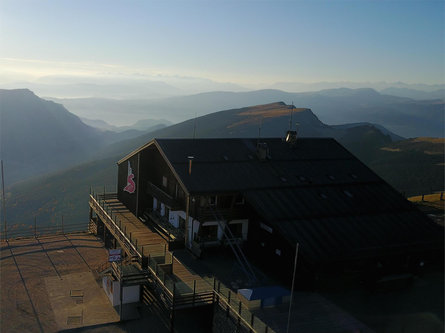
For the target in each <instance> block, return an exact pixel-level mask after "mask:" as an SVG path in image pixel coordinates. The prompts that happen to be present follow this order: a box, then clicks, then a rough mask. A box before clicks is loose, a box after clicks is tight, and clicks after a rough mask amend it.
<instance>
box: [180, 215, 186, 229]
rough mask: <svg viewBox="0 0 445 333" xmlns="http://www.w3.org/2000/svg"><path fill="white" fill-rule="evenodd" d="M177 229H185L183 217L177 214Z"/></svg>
mask: <svg viewBox="0 0 445 333" xmlns="http://www.w3.org/2000/svg"><path fill="white" fill-rule="evenodd" d="M179 229H181V230H185V219H184V218H182V217H181V216H179Z"/></svg>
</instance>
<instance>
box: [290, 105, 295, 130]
mask: <svg viewBox="0 0 445 333" xmlns="http://www.w3.org/2000/svg"><path fill="white" fill-rule="evenodd" d="M293 112H294V101H292V105H291V108H290V119H289V131H292V115H293Z"/></svg>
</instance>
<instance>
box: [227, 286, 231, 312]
mask: <svg viewBox="0 0 445 333" xmlns="http://www.w3.org/2000/svg"><path fill="white" fill-rule="evenodd" d="M230 295H231V291H230V290H229V297H228V298H227V313H226V316H227V317H228V316H229V314H230Z"/></svg>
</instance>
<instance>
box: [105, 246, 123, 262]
mask: <svg viewBox="0 0 445 333" xmlns="http://www.w3.org/2000/svg"><path fill="white" fill-rule="evenodd" d="M121 254H122V250H121V249H113V250H109V252H108V261H109V262H113V261H121Z"/></svg>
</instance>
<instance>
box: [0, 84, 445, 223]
mask: <svg viewBox="0 0 445 333" xmlns="http://www.w3.org/2000/svg"><path fill="white" fill-rule="evenodd" d="M14 93H15V94H19V93H22V94H23V93H24V92H23V91H21V92H14ZM267 93H269V94H270V96H268V97H267V98H271V96H272V95H274V94H276V92H275V91H266V92H265V94H266V95H267ZM281 93H282V94H287V93H284V92H281ZM351 93H352V92H351V91H349V90H348V89H346V90H334V91H325V92H323V93H320V94H319V96H323V95H324V96H325V97H326V99H327V100H331V101H332V100H333V99H335V98H340V97H341V98H343V97H344V95H347V96H349V97H350V98H351ZM357 94H358V95H361V96H363V94H364V95H365V96H368V100H366V99H363V103H364V104H370V103H371V102H372V95H374V96H375V98H376V99H377V100H378V99H383V100H385V101H388V100H389V99H393V100H395V101H400V99H399V98H395V97H386V96H384V95H380V94H378V93H376V92H374V91H355V92H354V93H352V97H354V96H355V98H356V99H359V97H358V96H357ZM25 95H26V96H27V97H26V100H28V103H29V105H28V111H29V112H31V113H33V112H34V107H31V105H33V103H30V102H31V100H35V99H38V98H37V97H36V96H35V95H33V94H32V93H30V92H26V91H25ZM215 95H217V96H219V98H221V101H222V99H223V98H224V96H226V97H227V95H226V93H218V94H204V97H209V99H208V101H209V102H210V101H212V100H213V101H214V97H215ZM229 95H230V94H229ZM252 95H258V96H260V95H261V93H260V92H253V93H251V96H252ZM235 96H237V95H235ZM251 96H250V97H251ZM286 96H287V95H286ZM241 97H242V98H240V100H242V99H243V98H244V97H245V95H241ZM311 98H312V97H311ZM2 100H3V99H2ZM38 100H39V101H35V102H36V103H37V104H38V105H51V107H53V108H54V107H55V105H56V104H54V103H50V102H44V101H43V102H42V100H40V99H38ZM351 100H352V102H351V103H352V104H354V102H353V101H354V98H351ZM190 102H191V103H192V102H193V103H195V97H194V96H193V97H190ZM294 102H295V101H294ZM2 103H3V102H2ZM42 103H43V104H42ZM46 103H49V104H46ZM294 104H297V103H294ZM297 105H299V106H302V105H301V104H297ZM428 105H429V104H428ZM56 106H57V105H56ZM57 107H58V110H59V112H61V113H62V114H65V113H66V112H67V111H66V110H65V109H63V108H61V107H60V106H57ZM14 112H15V111H14ZM22 112H25V110H22ZM71 117H72V119H73V123H74V124H79V122H80V120H79V119H78V118H77V117H74V116H72V115H71ZM20 119H22V122H23V123H26V122H27V121H28V120H30V119H31V117H30V116H29V115H27V114H26V112H25V113H23V114H22V116H21V118H20ZM45 119H48V121H49V116H48V117H47V118H45ZM296 123H298V124H299V125H298V126H297V129H298V133H299V134H298V135H299V136H329V137H335V138H336V139H337V140H338V141H339V142H341V143H342V144H343V145H345V146H346V147H347V148H348V149H349V150H351V151H352V152H353V153H354V154H356V155H357V156H358V157H359V158H360V159H362V161H364V162H365V163H366V164H368V165H369V166H371V167H372V168H373V169H374V170H375V171H377V172H378V173H379V174H380V175H381V176H382V177H383V178H385V179H386V180H387V181H389V182H390V183H391V184H393V185H395V186H396V188H397V189H399V190H400V191H405V192H406V193H407V194H412V193H414V194H417V193H419V192H421V191H430V190H431V189H438V188H441V187H443V171H444V166H443V140H442V141H440V140H439V139H422V140H420V139H416V140H417V141H416V140H400V139H402V138H401V137H399V136H398V135H397V134H395V133H392V132H391V131H389V130H388V129H386V128H384V127H382V126H380V125H374V124H372V123H355V124H343V125H339V126H330V125H326V124H325V123H323V122H322V121H320V120H319V119H318V117H317V116H316V115H315V114H314V113H313V112H312V111H311V110H310V109H308V108H293V107H292V106H290V105H288V104H286V103H284V102H274V103H270V104H266V105H257V106H253V107H243V108H232V109H230V110H226V111H220V112H214V113H211V114H207V115H204V116H200V117H197V118H193V117H192V119H189V120H187V121H184V122H181V123H178V124H175V125H172V126H168V127H165V128H162V129H158V130H155V131H153V132H150V133H145V134H143V135H139V136H136V137H133V138H130V139H127V140H120V141H119V140H117V139H116V140H115V141H114V143H111V144H108V143H110V142H112V140H108V141H107V144H103V141H101V140H104V139H103V136H100V133H103V132H101V131H99V130H97V129H91V128H90V127H88V126H86V125H80V126H81V127H79V128H83V130H84V131H85V132H82V133H84V135H85V139H82V140H81V141H82V142H85V141H86V142H87V143H88V142H89V140H91V139H94V140H96V138H99V139H97V145H99V146H98V147H96V146H95V145H96V143H92V142H91V144H92V147H88V149H91V151H88V154H92V152H94V158H95V159H94V161H93V160H92V158H91V157H88V158H86V157H84V159H83V160H84V161H85V160H88V159H89V160H90V162H87V163H83V164H80V161H81V159H80V158H79V159H78V160H77V161H76V163H73V164H77V165H76V166H74V167H71V168H69V169H66V170H60V171H57V172H55V173H52V174H48V175H45V176H41V177H38V178H34V179H31V180H29V181H25V182H20V183H17V184H15V185H14V186H11V187H9V188H8V189H7V202H6V203H7V216H8V219H9V221H11V222H12V223H14V222H15V223H17V222H18V221H20V223H23V224H30V223H32V221H33V218H34V216H37V220H38V221H41V223H43V224H46V223H56V222H57V221H59V220H60V217H61V216H62V215H63V216H64V220H65V222H66V223H74V222H79V221H85V223H86V221H87V219H88V217H87V212H88V209H87V206H88V205H87V200H88V191H89V187H90V186H93V187H95V188H96V190H97V189H100V190H101V191H102V190H103V188H104V187H105V188H106V189H107V190H108V191H115V189H116V172H117V170H116V164H115V163H116V161H117V160H119V159H120V158H121V157H123V156H124V155H125V154H127V153H129V152H130V151H132V150H133V149H136V148H138V147H139V146H140V145H142V144H144V143H146V142H148V141H149V140H150V139H152V138H154V137H159V138H161V137H176V138H181V137H188V138H190V137H193V136H195V137H196V138H201V137H259V136H261V137H266V136H267V137H277V136H278V137H283V136H284V134H285V131H286V130H287V129H288V128H289V126H290V125H291V126H292V127H294V128H295V124H296ZM20 125H22V126H23V127H25V128H27V129H28V131H29V130H31V129H32V128H35V127H33V126H32V124H26V125H24V124H15V125H14V126H20ZM11 126H12V125H11ZM83 126H86V127H83ZM37 128H39V127H37ZM11 130H12V128H11ZM90 132H91V134H89V133H90ZM21 133H22V135H23V136H26V131H24V132H21ZM68 133H71V132H69V131H68ZM98 133H99V134H98ZM59 134H60V136H59V137H58V140H59V144H60V145H61V146H63V141H62V140H63V136H64V134H61V133H59ZM115 134H116V133H114V134H113V135H115ZM2 135H3V134H2ZM36 135H37V136H38V135H43V134H42V133H40V132H39V133H37V134H36ZM107 135H108V134H107ZM68 137H71V136H68ZM113 138H115V137H113ZM105 140H106V139H105ZM394 140H398V141H396V142H394ZM435 140H439V141H435ZM26 142H28V141H23V142H22V144H23V146H22V147H24V148H18V146H15V149H16V150H18V151H21V150H22V149H24V150H25V149H27V146H26ZM418 142H422V146H421V148H419V147H418ZM414 146H416V147H417V148H416V149H413V148H412V147H414ZM81 147H84V146H81ZM37 148H38V147H37ZM37 148H36V149H37ZM8 149H9V148H8ZM441 149H442V150H441ZM12 150H14V149H12ZM441 151H442V153H441ZM65 153H69V151H68V152H66V151H65V150H64V149H60V150H59V151H58V152H57V153H56V154H53V155H54V156H56V157H57V156H58V155H59V154H60V156H64V155H65ZM22 154H23V155H26V154H27V153H26V152H25V151H22ZM88 154H87V155H88ZM50 155H51V154H50ZM47 156H48V155H47ZM88 156H91V155H88ZM49 157H51V156H49ZM441 161H442V162H441ZM33 165H34V162H33V161H32V160H31V161H30V162H29V167H33ZM418 180H420V181H418Z"/></svg>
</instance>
